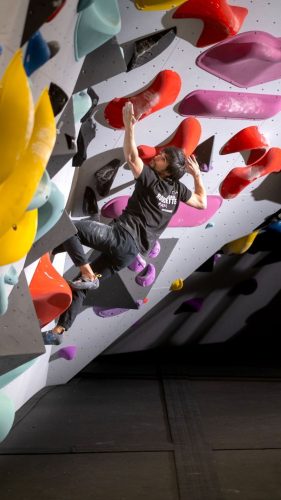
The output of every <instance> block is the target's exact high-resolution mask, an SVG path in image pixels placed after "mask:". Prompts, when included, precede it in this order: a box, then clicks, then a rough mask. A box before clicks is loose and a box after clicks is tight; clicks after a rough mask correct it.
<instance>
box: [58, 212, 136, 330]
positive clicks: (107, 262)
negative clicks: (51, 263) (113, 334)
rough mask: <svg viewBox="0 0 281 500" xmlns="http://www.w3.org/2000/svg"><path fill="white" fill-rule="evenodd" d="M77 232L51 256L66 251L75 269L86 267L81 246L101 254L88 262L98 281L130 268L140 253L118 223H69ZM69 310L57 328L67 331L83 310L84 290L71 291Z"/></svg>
mask: <svg viewBox="0 0 281 500" xmlns="http://www.w3.org/2000/svg"><path fill="white" fill-rule="evenodd" d="M72 222H73V223H74V225H75V227H76V228H77V233H76V234H75V235H74V236H72V237H71V238H69V239H68V240H66V241H65V242H64V243H63V244H62V245H59V246H58V247H56V248H55V249H54V250H53V254H56V253H59V252H67V253H68V255H69V256H70V258H71V260H72V261H73V263H74V264H75V266H78V267H79V266H81V265H83V264H88V260H87V257H86V255H85V253H84V249H83V246H82V245H85V246H87V247H90V248H93V249H94V250H97V251H99V252H101V254H100V255H99V256H98V257H96V258H95V259H94V260H93V261H91V262H90V265H91V267H92V268H93V271H94V273H96V274H101V275H102V277H101V279H100V281H103V280H104V279H107V278H110V277H111V276H113V274H115V273H117V272H118V271H120V270H121V269H123V268H124V267H127V266H129V265H130V264H131V263H132V262H133V260H134V259H135V257H136V255H137V254H138V253H139V249H138V248H137V246H136V244H135V241H134V239H133V237H132V236H131V235H130V234H129V233H128V231H126V230H125V229H123V228H122V226H120V225H119V224H117V223H112V224H111V225H107V224H101V223H100V222H96V221H92V220H80V221H72ZM72 296H73V299H72V303H71V305H70V307H69V308H68V309H67V310H66V311H65V312H64V313H63V314H62V315H61V316H60V317H59V320H58V325H60V326H63V327H64V328H65V330H67V329H68V328H70V326H71V325H72V323H73V321H74V320H75V318H76V316H77V314H79V313H80V312H81V310H82V308H83V301H84V299H85V296H86V291H84V290H79V291H78V290H73V294H72Z"/></svg>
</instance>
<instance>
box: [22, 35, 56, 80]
mask: <svg viewBox="0 0 281 500" xmlns="http://www.w3.org/2000/svg"><path fill="white" fill-rule="evenodd" d="M50 57H51V50H50V48H49V45H48V44H47V42H46V41H45V40H44V38H43V37H42V35H41V33H40V31H36V32H35V33H34V35H32V37H31V38H30V39H29V41H28V44H27V48H26V52H25V56H24V62H23V65H24V69H25V72H26V74H27V76H30V75H31V74H32V73H34V71H36V70H37V69H38V68H40V66H42V65H43V64H45V62H47V61H48V60H49V59H50Z"/></svg>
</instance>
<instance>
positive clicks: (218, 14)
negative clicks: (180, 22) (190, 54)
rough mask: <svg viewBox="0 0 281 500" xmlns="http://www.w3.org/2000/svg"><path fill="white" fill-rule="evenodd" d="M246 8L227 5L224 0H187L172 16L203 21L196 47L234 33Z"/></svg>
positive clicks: (243, 17)
mask: <svg viewBox="0 0 281 500" xmlns="http://www.w3.org/2000/svg"><path fill="white" fill-rule="evenodd" d="M247 14H248V9H246V8H245V7H236V6H232V5H228V3H227V1H226V0H216V1H215V2H214V1H208V2H206V0H188V1H187V2H185V3H183V4H182V5H180V7H179V8H178V9H177V10H176V12H175V13H174V14H173V18H175V19H178V18H195V19H201V20H202V21H203V23H204V28H203V31H202V33H201V35H200V37H199V40H198V41H197V43H196V46H197V47H206V46H207V45H211V44H213V43H217V42H220V41H221V40H224V39H225V38H228V37H230V36H233V35H236V33H238V31H239V30H240V28H241V26H242V24H243V22H244V19H245V17H246V16H247Z"/></svg>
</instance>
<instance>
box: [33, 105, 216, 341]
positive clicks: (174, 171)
mask: <svg viewBox="0 0 281 500" xmlns="http://www.w3.org/2000/svg"><path fill="white" fill-rule="evenodd" d="M137 120H138V117H136V116H135V115H134V108H133V104H132V103H131V102H127V103H126V104H125V106H124V107H123V123H124V129H125V135H124V144H123V149H124V155H125V159H126V161H127V163H128V165H129V167H130V169H131V171H132V173H133V175H134V178H135V180H136V183H135V189H134V192H133V194H132V196H131V197H130V198H129V201H128V205H127V207H126V209H125V210H124V211H123V212H122V214H121V215H120V216H119V217H118V218H117V219H114V221H112V222H111V223H110V224H109V225H107V224H101V223H99V222H96V221H93V220H89V219H87V220H85V219H84V220H83V219H82V220H80V221H75V222H74V224H75V226H76V228H77V233H76V235H75V236H72V237H71V238H69V239H68V240H67V241H65V242H64V243H63V244H62V245H60V246H59V247H57V248H56V249H54V250H53V253H54V254H55V253H58V252H60V251H66V252H67V253H68V254H69V256H70V257H71V259H72V261H73V263H74V264H75V265H76V266H77V267H79V268H80V274H79V276H78V277H77V278H76V279H75V280H73V281H70V282H69V283H70V286H71V287H72V289H73V300H72V304H71V305H70V307H69V308H68V309H67V310H66V311H65V312H64V313H63V314H62V315H61V316H60V318H59V320H58V324H57V325H56V326H55V327H54V328H53V329H52V330H49V331H46V332H42V335H43V339H44V343H45V344H54V345H58V344H60V343H61V342H62V339H63V335H62V334H63V332H64V331H65V330H68V329H69V328H70V326H71V325H72V323H73V321H74V319H75V318H76V316H77V314H78V313H79V312H80V311H81V309H82V305H83V301H84V298H85V295H86V293H87V290H90V289H96V288H98V286H99V282H100V278H101V280H104V279H106V278H109V277H110V276H112V275H113V274H115V273H117V272H118V271H120V270H121V269H123V268H124V267H127V266H129V265H130V264H131V263H132V262H133V261H134V259H135V258H136V256H137V255H138V254H139V253H140V254H142V255H145V254H147V253H148V252H149V251H150V249H151V248H152V247H153V245H154V243H155V241H156V240H157V239H158V238H159V236H160V235H161V233H162V232H163V231H164V229H166V227H167V225H168V224H169V221H170V219H171V217H172V216H173V214H174V213H175V212H176V210H177V208H178V206H179V202H180V201H182V202H185V203H187V204H188V205H190V206H192V207H194V208H198V209H203V208H206V205H207V196H206V190H205V187H204V185H203V182H202V178H201V172H200V169H199V165H198V163H197V161H196V159H195V157H194V156H190V157H186V156H185V154H184V153H183V151H182V150H181V149H179V148H176V147H174V146H170V147H167V148H164V149H163V150H162V151H161V152H160V154H158V155H156V156H155V157H154V158H153V159H152V160H151V161H150V163H149V165H144V163H143V161H142V160H141V158H140V157H139V155H138V150H137V147H136V143H135V138H134V127H135V124H136V123H137ZM185 173H189V174H191V175H192V177H193V179H194V192H191V191H190V190H189V189H188V188H187V187H186V186H185V185H184V184H183V183H182V182H179V179H180V178H181V177H182V176H183V175H184V174H185ZM82 245H85V246H87V247H90V248H93V249H95V250H98V251H100V252H101V254H100V255H99V256H98V257H97V258H96V259H94V260H93V261H92V262H88V261H87V258H86V256H85V253H84V250H83V246H82Z"/></svg>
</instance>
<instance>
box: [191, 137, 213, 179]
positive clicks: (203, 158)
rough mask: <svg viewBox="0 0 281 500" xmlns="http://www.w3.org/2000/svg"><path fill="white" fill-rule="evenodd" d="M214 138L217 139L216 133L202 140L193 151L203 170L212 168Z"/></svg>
mask: <svg viewBox="0 0 281 500" xmlns="http://www.w3.org/2000/svg"><path fill="white" fill-rule="evenodd" d="M214 140H215V136H214V135H212V136H211V137H208V139H206V140H205V141H203V142H201V144H198V146H197V148H196V149H195V151H194V153H193V154H194V155H195V157H196V160H197V161H198V163H199V166H200V170H201V171H204V172H207V171H208V170H209V168H210V165H211V158H212V152H213V147H214ZM206 165H207V167H206Z"/></svg>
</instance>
